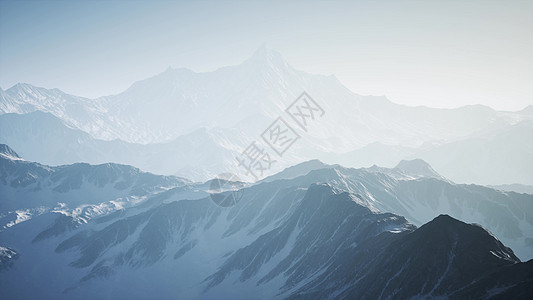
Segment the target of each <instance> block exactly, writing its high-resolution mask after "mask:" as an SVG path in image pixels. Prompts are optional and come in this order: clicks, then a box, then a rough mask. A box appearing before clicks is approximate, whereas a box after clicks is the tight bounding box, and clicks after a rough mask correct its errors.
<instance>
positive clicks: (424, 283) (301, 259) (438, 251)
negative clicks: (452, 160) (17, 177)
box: [0, 178, 530, 299]
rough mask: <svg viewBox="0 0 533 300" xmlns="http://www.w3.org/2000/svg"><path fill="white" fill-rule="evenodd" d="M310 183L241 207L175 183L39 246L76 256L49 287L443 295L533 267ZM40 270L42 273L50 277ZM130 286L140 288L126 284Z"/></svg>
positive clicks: (106, 291)
mask: <svg viewBox="0 0 533 300" xmlns="http://www.w3.org/2000/svg"><path fill="white" fill-rule="evenodd" d="M301 181H302V178H299V179H298V178H297V179H294V180H279V181H273V182H268V183H262V184H258V185H254V186H251V187H248V188H245V189H244V191H243V198H242V199H241V201H239V202H238V203H237V204H236V205H235V206H233V207H220V206H217V205H216V204H214V203H213V202H212V200H211V199H210V198H204V199H199V200H178V199H179V198H180V193H179V191H178V190H177V189H175V190H170V191H168V192H166V193H164V195H161V196H156V197H155V198H156V199H155V200H154V201H152V202H151V203H150V204H149V205H145V206H144V207H134V208H130V209H127V210H125V211H123V212H117V213H115V214H111V215H109V216H106V217H103V218H100V219H94V220H92V221H90V222H89V223H88V224H84V225H82V226H79V227H77V228H75V229H71V230H73V231H72V232H71V233H70V234H61V235H58V236H46V237H44V238H41V239H40V240H37V241H34V243H33V246H34V247H37V249H40V250H39V251H38V253H40V254H39V255H38V257H39V256H40V257H43V256H47V255H51V254H52V253H54V252H55V254H53V255H56V256H57V255H59V256H60V257H68V259H67V260H64V261H63V262H62V263H61V264H60V266H59V267H58V268H60V269H64V270H67V271H68V272H65V273H64V274H63V275H61V276H60V277H59V278H57V282H58V285H57V286H55V287H54V288H53V289H50V290H46V289H45V292H46V293H48V295H52V296H54V297H59V298H63V297H77V296H80V295H84V296H88V295H89V296H91V297H102V296H103V295H106V297H118V296H126V297H128V296H132V297H133V296H135V295H136V296H139V295H148V294H146V293H148V291H150V293H151V295H152V296H154V297H165V296H166V297H168V296H169V295H173V297H185V298H190V297H199V296H201V297H204V298H219V297H220V296H221V295H224V297H229V298H243V297H249V295H252V294H254V295H258V297H259V298H303V299H309V298H331V297H332V298H336V297H339V298H388V297H399V298H408V297H415V296H435V297H436V296H449V295H452V294H454V293H459V292H461V291H462V290H464V289H466V288H467V287H468V288H469V290H468V293H472V294H474V293H481V292H482V291H481V290H480V289H481V287H479V286H478V285H473V284H474V283H475V280H477V279H479V278H484V279H483V280H485V281H487V282H492V280H499V279H498V278H493V277H491V276H492V275H490V274H493V273H495V272H496V271H497V270H500V269H502V270H507V269H505V268H508V267H513V266H517V267H518V266H519V265H520V267H519V268H522V269H524V268H525V270H526V271H523V272H522V273H521V274H522V275H519V276H518V275H517V276H516V278H515V279H513V280H511V281H510V282H508V283H509V284H518V283H517V282H520V281H523V280H526V279H527V278H528V276H529V275H528V274H530V273H528V271H527V270H528V267H527V266H526V267H522V266H521V265H522V264H521V263H520V261H519V259H518V258H517V257H516V256H515V255H514V254H513V252H512V250H511V249H509V248H507V247H505V246H503V245H502V244H501V243H500V242H499V241H498V240H497V239H496V238H495V237H494V236H493V235H491V234H490V233H489V232H487V231H486V230H485V229H483V228H482V227H480V226H477V225H469V224H465V223H463V222H460V221H457V220H455V219H453V218H451V217H449V216H439V217H437V218H435V219H434V220H433V221H431V222H429V223H428V224H426V225H424V226H422V227H421V228H419V229H416V227H415V226H413V225H411V224H409V223H408V222H407V220H406V219H405V218H403V217H401V216H398V215H394V214H390V213H379V212H376V211H375V210H372V209H370V208H368V207H367V206H366V205H365V204H366V203H367V202H366V201H368V199H365V197H364V196H361V195H356V194H350V193H347V192H344V191H342V190H339V189H337V188H334V187H333V186H331V185H329V184H312V185H311V186H309V187H308V188H301V187H299V184H300V183H301ZM174 200H178V201H174ZM148 202H150V201H148ZM148 202H147V203H148ZM28 223H29V222H28ZM19 228H20V227H19ZM43 232H46V230H45V231H43ZM43 232H41V233H39V235H41V236H42V235H43ZM39 235H38V236H39ZM0 236H1V235H0ZM26 263H27V262H23V264H22V265H24V264H26ZM35 270H37V271H35ZM35 270H34V271H35V274H36V275H35V276H43V275H46V274H47V273H48V272H49V270H47V269H46V268H44V269H40V268H37V269H35ZM185 274H186V275H185ZM147 276H148V277H147ZM147 278H150V279H149V280H148V281H146V280H147ZM33 279H34V278H32V277H31V276H30V277H29V278H27V279H26V280H29V281H31V280H33ZM110 280H111V281H114V282H115V285H116V286H118V287H116V288H114V287H110V286H109V285H108V282H109V281H110ZM148 283H150V284H148ZM6 284H14V285H13V286H12V287H11V288H10V289H8V293H9V292H12V291H13V290H14V289H16V287H17V286H20V285H21V284H24V282H21V281H20V280H19V281H16V282H12V281H11V280H7V281H6ZM126 285H127V286H130V287H132V288H130V290H129V291H128V290H125V289H124V288H119V287H120V286H122V287H123V286H126ZM487 285H489V283H486V284H485V285H483V287H486V286H487ZM516 289H519V288H518V287H517V288H516ZM52 290H54V291H58V290H61V291H62V292H61V293H57V294H56V293H55V292H52ZM519 290H520V291H522V290H521V289H519ZM63 293H64V294H63ZM169 293H171V294H169ZM464 293H466V292H464ZM457 295H459V294H457Z"/></svg>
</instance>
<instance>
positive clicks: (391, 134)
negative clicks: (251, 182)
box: [0, 47, 533, 185]
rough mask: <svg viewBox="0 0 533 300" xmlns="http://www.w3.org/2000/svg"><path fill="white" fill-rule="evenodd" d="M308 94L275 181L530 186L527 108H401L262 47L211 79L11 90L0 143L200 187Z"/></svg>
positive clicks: (170, 75)
mask: <svg viewBox="0 0 533 300" xmlns="http://www.w3.org/2000/svg"><path fill="white" fill-rule="evenodd" d="M303 91H306V92H307V93H308V94H309V95H311V96H312V97H313V98H314V99H315V100H316V101H317V103H319V105H320V106H321V107H322V108H323V109H324V111H325V114H324V116H323V117H322V118H321V119H320V120H319V121H318V122H315V123H313V124H311V125H310V126H311V127H310V128H309V129H308V131H307V132H303V133H304V134H302V136H303V138H302V139H301V140H300V141H299V142H298V143H296V144H295V145H294V146H293V147H292V148H291V149H290V151H288V152H287V154H286V155H285V156H284V157H283V159H280V160H278V163H277V164H274V165H273V167H272V170H270V172H271V173H270V174H273V173H274V172H277V171H281V170H282V169H283V168H285V167H288V166H290V165H293V164H295V163H300V162H303V161H306V160H310V159H317V158H318V159H320V160H322V161H325V162H328V163H332V164H334V163H341V164H343V165H346V166H351V167H369V166H372V165H374V164H377V165H381V166H386V167H392V166H394V165H396V164H397V163H398V162H399V161H400V160H402V159H415V158H422V159H424V160H426V161H427V162H429V163H430V164H431V165H432V166H433V167H434V168H435V169H436V170H437V171H438V172H439V173H440V174H442V175H444V176H445V177H447V178H449V179H451V180H454V181H456V182H460V183H477V184H490V185H498V184H515V183H518V184H526V185H532V184H533V175H532V174H531V172H529V170H530V169H531V168H533V158H532V157H533V155H532V153H533V145H532V144H531V143H532V142H531V141H533V126H532V122H533V121H532V120H533V115H532V114H531V113H528V111H529V110H528V108H526V109H524V110H522V111H518V112H500V111H494V110H492V109H491V108H489V107H486V106H481V105H477V106H466V107H461V108H457V109H434V108H428V107H408V106H403V105H398V104H394V103H392V102H390V101H389V100H387V99H386V98H385V97H373V96H361V95H357V94H354V93H353V92H351V91H350V90H348V89H347V88H346V87H344V86H343V85H342V84H341V83H340V82H339V81H338V80H337V79H336V78H335V77H334V76H322V75H311V74H307V73H304V72H301V71H298V70H295V69H294V68H292V67H291V66H290V65H289V64H288V63H287V62H285V61H284V60H283V58H282V57H281V55H280V54H279V53H277V52H275V51H272V50H270V49H268V48H266V47H261V48H260V49H258V50H257V51H256V53H254V55H253V56H252V57H251V58H249V59H248V60H246V61H244V62H243V63H242V64H240V65H236V66H231V67H223V68H220V69H218V70H216V71H213V72H207V73H196V72H193V71H190V70H187V69H172V68H169V69H167V70H166V71H165V72H163V73H161V74H158V75H156V76H154V77H151V78H148V79H146V80H142V81H138V82H136V83H134V84H133V85H132V86H131V87H130V88H129V89H127V90H126V91H124V92H123V93H120V94H117V95H112V96H108V97H101V98H97V99H87V98H82V97H77V96H72V95H68V94H65V93H63V92H61V91H60V90H58V89H51V90H49V89H45V88H39V87H35V86H32V85H29V84H17V85H15V86H13V87H11V88H9V89H7V90H6V91H1V92H0V93H1V94H0V97H1V101H0V112H1V114H2V115H0V122H1V123H2V131H1V134H0V142H2V143H6V144H8V145H11V146H13V147H15V148H16V149H17V151H18V152H20V153H22V154H23V155H24V157H26V158H27V159H32V160H36V161H40V162H43V163H47V164H51V165H60V164H70V163H75V162H80V161H83V162H88V163H106V162H118V163H124V164H129V165H133V166H136V167H139V168H141V169H143V170H146V171H150V172H154V173H158V174H165V175H177V176H183V177H187V178H190V179H193V180H199V181H203V180H207V179H209V178H212V177H213V176H215V175H216V174H218V173H221V172H224V171H231V172H234V173H238V172H242V171H243V170H242V169H241V170H239V168H238V167H237V165H236V161H235V160H232V159H231V158H230V157H232V156H233V157H234V156H236V155H239V154H240V153H241V152H242V151H243V150H244V149H245V148H246V146H248V145H249V144H250V142H251V141H252V140H253V139H255V138H256V137H257V136H259V135H260V134H261V133H262V132H263V131H264V130H265V129H266V128H267V127H268V126H269V125H270V124H271V123H272V121H273V120H274V119H275V118H276V117H277V116H282V117H286V118H288V116H287V114H286V113H285V112H284V111H285V109H286V108H287V107H288V106H289V105H290V104H291V103H292V102H293V101H294V100H295V99H296V98H297V97H298V96H299V95H300V94H301V93H302V92H303ZM13 114H16V115H13ZM293 126H296V125H294V124H293ZM198 148H201V149H202V151H195V149H198ZM36 149H39V151H37V150H36ZM65 149H76V151H69V150H65ZM65 152H68V153H65Z"/></svg>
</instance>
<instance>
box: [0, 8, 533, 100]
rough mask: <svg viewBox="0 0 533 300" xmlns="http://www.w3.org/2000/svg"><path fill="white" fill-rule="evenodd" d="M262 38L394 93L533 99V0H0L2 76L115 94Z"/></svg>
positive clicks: (209, 66)
mask: <svg viewBox="0 0 533 300" xmlns="http://www.w3.org/2000/svg"><path fill="white" fill-rule="evenodd" d="M286 2H289V3H286ZM428 2H431V3H428ZM263 43H266V44H267V45H268V47H269V48H271V49H274V50H277V51H279V52H280V53H281V54H282V55H283V56H284V57H285V59H286V60H287V61H288V62H289V63H291V64H292V65H293V66H294V67H296V68H298V69H301V70H304V71H308V72H311V73H322V74H326V75H329V74H335V75H336V76H337V77H338V78H339V79H340V80H341V81H342V82H343V83H344V84H345V85H346V86H348V87H349V88H350V89H351V90H353V91H354V92H357V93H361V94H373V95H386V96H387V97H389V99H391V100H392V101H394V102H397V103H404V104H409V105H427V106H433V107H457V106H461V105H466V104H475V103H481V104H486V105H489V106H492V107H494V108H497V109H506V110H517V109H521V108H523V107H524V106H526V105H528V104H533V84H531V83H532V82H533V1H440V2H439V1H315V2H309V1H285V2H282V1H256V2H253V3H250V2H249V1H212V2H211V1H195V2H193V1H1V2H0V87H2V88H3V89H7V88H9V87H11V86H12V85H14V84H15V83H17V82H27V83H31V84H35V85H38V86H43V87H47V88H59V89H61V90H63V91H65V92H68V93H72V94H76V95H81V96H87V97H96V96H101V95H108V94H113V93H119V92H121V91H123V90H125V89H126V88H127V87H129V86H130V85H131V84H132V83H133V82H134V81H136V80H141V79H144V78H147V77H150V76H152V75H155V74H157V73H160V72H162V71H164V70H165V69H166V68H167V67H168V66H173V67H187V68H190V69H192V70H195V71H210V70H214V69H216V68H218V67H222V66H225V65H231V64H238V63H240V62H242V61H243V60H244V59H246V58H247V57H249V56H250V55H251V54H252V53H253V52H254V51H255V50H256V49H257V48H258V47H259V46H260V45H261V44H263Z"/></svg>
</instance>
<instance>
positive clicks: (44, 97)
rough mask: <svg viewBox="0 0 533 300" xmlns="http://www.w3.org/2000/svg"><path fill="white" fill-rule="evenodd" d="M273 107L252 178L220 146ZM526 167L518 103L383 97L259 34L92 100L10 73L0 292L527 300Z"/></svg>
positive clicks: (228, 147)
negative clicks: (208, 60)
mask: <svg viewBox="0 0 533 300" xmlns="http://www.w3.org/2000/svg"><path fill="white" fill-rule="evenodd" d="M303 92H306V93H307V95H309V96H310V97H312V99H313V100H314V101H316V103H317V104H318V105H319V106H320V108H321V109H323V115H321V116H320V117H317V118H316V120H314V122H312V123H311V122H310V123H309V124H308V127H306V128H305V129H302V128H300V127H298V124H297V123H295V122H293V121H294V120H291V117H290V116H289V115H288V114H287V112H286V110H287V109H288V107H289V106H290V105H291V103H293V102H294V101H295V100H296V99H297V98H298V97H299V96H300V95H302V93H303ZM279 117H281V118H283V119H284V120H286V121H287V124H288V126H289V127H291V128H292V129H293V130H294V131H295V132H296V133H297V134H298V136H299V137H300V138H299V139H298V140H297V142H295V143H294V144H292V146H290V148H288V149H287V151H286V152H284V153H283V155H275V154H274V153H271V154H272V156H273V158H274V159H275V162H274V163H273V164H272V166H271V168H269V169H268V170H267V171H266V172H264V174H262V176H260V177H259V178H256V179H258V180H255V179H254V178H251V177H250V176H247V174H246V170H244V169H243V168H242V166H240V165H239V164H238V161H237V159H236V158H237V157H238V156H239V155H242V154H243V152H244V151H245V149H248V148H247V147H248V146H249V145H250V143H252V142H254V141H257V140H260V139H261V135H262V134H264V133H265V132H266V131H265V130H266V129H267V128H268V127H269V125H271V124H273V122H274V120H277V118H279ZM263 146H265V147H266V146H267V145H263ZM265 149H267V151H268V149H269V148H265ZM271 150H272V149H271ZM271 150H270V151H271ZM531 170H533V112H532V106H529V107H527V108H525V109H523V110H520V111H516V112H508V111H495V110H493V109H491V108H489V107H486V106H482V105H474V106H465V107H460V108H456V109H437V108H429V107H409V106H404V105H399V104H395V103H393V102H391V101H389V100H388V99H387V98H385V97H383V96H363V95H357V94H355V93H353V92H351V91H350V90H349V89H347V88H346V87H345V86H344V85H343V84H342V83H341V82H340V81H339V80H338V79H337V78H335V76H323V75H314V74H308V73H305V72H302V71H298V70H296V69H294V68H293V67H291V65H290V64H288V63H287V62H286V61H285V60H284V59H283V58H282V56H281V55H280V54H279V53H277V52H275V51H272V50H270V49H268V48H266V47H261V48H260V49H258V50H257V51H256V52H255V53H254V54H253V56H252V57H250V58H249V59H248V60H246V61H244V62H242V63H241V64H239V65H235V66H228V67H223V68H220V69H217V70H216V71H213V72H205V73H197V72H193V71H191V70H188V69H182V68H178V69H174V68H168V69H167V70H166V71H164V72H163V73H160V74H158V75H156V76H153V77H151V78H148V79H145V80H141V81H138V82H135V83H134V84H133V85H132V86H131V87H130V88H128V89H127V90H126V91H124V92H122V93H119V94H116V95H110V96H106V97H100V98H96V99H88V98H84V97H78V96H74V95H69V94H66V93H64V92H62V91H60V90H59V89H47V88H41V87H36V86H33V85H30V84H24V83H21V84H17V85H15V86H13V87H11V88H9V89H7V90H0V290H1V291H2V295H3V296H5V297H6V298H9V299H11V298H13V299H16V298H23V299H28V298H44V299H72V298H84V299H112V298H113V299H114V298H119V299H126V298H128V299H131V298H134V299H139V298H143V299H148V298H152V299H153V298H160V299H171V298H172V299H174V298H180V299H197V298H202V299H220V298H225V299H227V298H231V299H250V298H260V299H324V298H327V299H390V298H394V299H396V298H401V299H404V298H452V299H465V298H468V299H488V298H492V297H496V298H498V297H499V298H513V299H515V298H516V299H529V298H531V297H533V290H532V289H531V287H532V286H533V265H532V259H533V194H532V193H530V192H529V191H530V190H531V187H532V186H533V172H531ZM228 174H230V175H232V176H230V177H229V178H231V180H229V179H228V180H226V179H227V178H225V177H221V175H228ZM217 176H218V178H216V177H217ZM220 186H222V187H220ZM219 187H220V188H219ZM217 199H230V200H232V201H226V202H223V203H225V204H228V203H229V204H228V205H221V203H222V202H219V201H217ZM52 279H53V280H52ZM250 295H252V297H251V296H250Z"/></svg>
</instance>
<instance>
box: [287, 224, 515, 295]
mask: <svg viewBox="0 0 533 300" xmlns="http://www.w3.org/2000/svg"><path fill="white" fill-rule="evenodd" d="M343 254H344V255H346V256H344V257H343V258H344V259H342V263H338V264H334V265H332V266H330V268H329V269H328V271H326V272H325V274H327V275H323V276H321V277H319V278H317V279H315V280H314V281H312V282H311V283H309V284H308V285H307V286H305V287H304V288H302V290H301V291H300V292H299V293H296V294H295V295H294V296H295V297H302V298H306V297H312V298H322V297H327V296H328V295H331V294H334V293H336V292H337V291H339V290H340V291H342V292H341V293H339V294H338V296H339V297H340V298H350V299H353V298H357V299H360V298H368V299H372V298H376V297H378V298H401V299H406V298H412V297H421V298H425V297H447V296H449V295H451V294H453V293H454V292H457V291H460V290H461V289H463V288H464V287H466V286H468V285H469V284H471V283H474V282H475V281H476V280H478V279H479V278H481V277H483V276H485V275H487V274H490V273H492V272H494V271H496V270H500V269H502V268H505V267H509V266H513V265H515V264H518V263H519V262H520V260H519V259H518V258H517V257H516V256H515V255H514V253H513V251H512V250H511V249H510V248H507V247H505V246H504V245H503V244H502V243H501V242H499V241H498V240H497V239H496V238H494V236H492V235H491V234H490V233H489V232H487V231H486V230H485V229H483V228H482V227H480V226H477V225H469V224H465V223H463V222H460V221H458V220H455V219H453V218H451V217H449V216H447V215H441V216H439V217H437V218H435V219H434V220H433V221H431V222H429V223H428V224H425V225H424V226H422V227H421V228H419V229H417V230H415V231H414V232H410V233H403V234H399V235H397V236H394V237H393V236H391V234H389V233H384V234H382V235H381V236H379V237H376V238H373V239H371V240H369V241H367V242H366V243H365V244H364V245H361V246H360V247H358V248H357V249H356V251H353V252H351V253H348V252H347V253H343Z"/></svg>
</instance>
